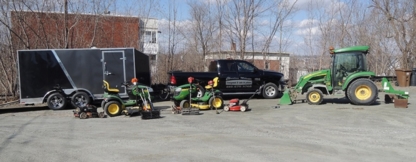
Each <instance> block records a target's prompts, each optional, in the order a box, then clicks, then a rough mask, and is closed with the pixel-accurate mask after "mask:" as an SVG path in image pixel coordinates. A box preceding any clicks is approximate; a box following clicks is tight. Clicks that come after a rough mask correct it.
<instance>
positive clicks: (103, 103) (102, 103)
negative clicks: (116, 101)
mask: <svg viewBox="0 0 416 162" xmlns="http://www.w3.org/2000/svg"><path fill="white" fill-rule="evenodd" d="M106 103H107V102H105V101H104V100H103V101H101V108H102V109H103V110H104V106H105V104H106Z"/></svg>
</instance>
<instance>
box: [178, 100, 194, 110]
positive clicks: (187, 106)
mask: <svg viewBox="0 0 416 162" xmlns="http://www.w3.org/2000/svg"><path fill="white" fill-rule="evenodd" d="M179 106H180V107H181V109H183V108H191V104H190V103H189V101H188V100H182V101H181V103H180V104H179Z"/></svg>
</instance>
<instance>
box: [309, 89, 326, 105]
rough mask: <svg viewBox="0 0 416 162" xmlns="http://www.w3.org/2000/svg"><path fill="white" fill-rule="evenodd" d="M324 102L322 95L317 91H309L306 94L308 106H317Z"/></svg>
mask: <svg viewBox="0 0 416 162" xmlns="http://www.w3.org/2000/svg"><path fill="white" fill-rule="evenodd" d="M323 100H324V95H323V93H322V91H321V90H319V89H311V90H309V91H308V93H307V94H306V101H308V104H309V105H319V104H321V102H322V101H323Z"/></svg>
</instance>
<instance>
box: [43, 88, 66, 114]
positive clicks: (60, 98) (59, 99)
mask: <svg viewBox="0 0 416 162" xmlns="http://www.w3.org/2000/svg"><path fill="white" fill-rule="evenodd" d="M46 102H47V103H48V107H49V109H52V110H60V109H63V108H65V106H66V103H67V100H66V97H65V96H64V95H63V94H61V93H58V92H55V93H52V94H51V95H50V96H49V97H48V99H47V100H46Z"/></svg>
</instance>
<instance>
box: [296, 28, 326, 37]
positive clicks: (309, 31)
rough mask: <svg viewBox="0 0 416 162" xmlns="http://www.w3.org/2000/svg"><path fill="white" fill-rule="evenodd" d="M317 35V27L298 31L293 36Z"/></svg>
mask: <svg viewBox="0 0 416 162" xmlns="http://www.w3.org/2000/svg"><path fill="white" fill-rule="evenodd" d="M318 33H320V32H319V27H318V26H315V27H311V28H304V29H299V30H297V31H296V32H295V34H297V35H302V36H312V35H316V34H318Z"/></svg>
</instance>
